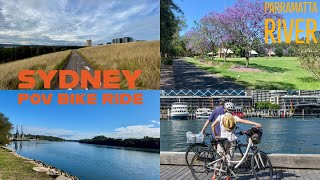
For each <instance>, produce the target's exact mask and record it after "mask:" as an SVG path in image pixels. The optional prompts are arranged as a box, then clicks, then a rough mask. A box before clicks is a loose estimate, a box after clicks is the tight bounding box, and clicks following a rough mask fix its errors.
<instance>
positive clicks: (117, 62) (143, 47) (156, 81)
mask: <svg viewBox="0 0 320 180" xmlns="http://www.w3.org/2000/svg"><path fill="white" fill-rule="evenodd" d="M77 51H78V53H79V54H80V55H81V56H82V57H84V58H85V59H86V60H87V61H88V62H89V63H90V64H91V66H92V67H93V68H95V69H97V70H107V69H113V70H129V71H131V72H133V71H135V70H142V73H141V75H140V77H139V78H138V79H137V81H136V88H137V89H159V88H160V41H149V42H133V43H124V44H112V45H105V46H98V47H87V48H82V49H78V50H77ZM121 79H124V78H121ZM121 88H122V89H126V88H127V84H126V82H125V80H123V81H122V82H121Z"/></svg>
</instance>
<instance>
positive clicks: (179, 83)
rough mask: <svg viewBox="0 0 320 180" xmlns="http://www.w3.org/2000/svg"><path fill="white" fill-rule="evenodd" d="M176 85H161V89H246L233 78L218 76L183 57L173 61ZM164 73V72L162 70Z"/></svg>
mask: <svg viewBox="0 0 320 180" xmlns="http://www.w3.org/2000/svg"><path fill="white" fill-rule="evenodd" d="M173 72H174V86H171V87H168V86H165V85H162V86H161V89H163V87H165V89H170V88H171V89H244V87H243V86H240V85H237V84H235V83H234V82H232V81H231V80H228V79H226V78H222V77H218V76H217V75H215V74H212V73H210V72H208V71H206V70H203V69H201V68H198V67H196V66H195V65H193V64H191V63H188V62H186V61H185V60H183V59H175V60H174V61H173ZM161 74H162V72H161Z"/></svg>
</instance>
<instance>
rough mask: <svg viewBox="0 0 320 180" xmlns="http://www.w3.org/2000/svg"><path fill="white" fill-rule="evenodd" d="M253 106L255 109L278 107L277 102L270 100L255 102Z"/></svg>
mask: <svg viewBox="0 0 320 180" xmlns="http://www.w3.org/2000/svg"><path fill="white" fill-rule="evenodd" d="M255 107H256V108H257V109H280V105H279V104H272V103H270V102H257V103H256V106H255Z"/></svg>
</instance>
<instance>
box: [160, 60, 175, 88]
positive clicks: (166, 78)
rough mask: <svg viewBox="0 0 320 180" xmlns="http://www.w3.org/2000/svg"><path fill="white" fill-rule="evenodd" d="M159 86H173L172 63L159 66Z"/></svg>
mask: <svg viewBox="0 0 320 180" xmlns="http://www.w3.org/2000/svg"><path fill="white" fill-rule="evenodd" d="M160 72H161V73H160V87H161V89H171V88H172V87H175V84H174V75H173V66H172V65H161V67H160Z"/></svg>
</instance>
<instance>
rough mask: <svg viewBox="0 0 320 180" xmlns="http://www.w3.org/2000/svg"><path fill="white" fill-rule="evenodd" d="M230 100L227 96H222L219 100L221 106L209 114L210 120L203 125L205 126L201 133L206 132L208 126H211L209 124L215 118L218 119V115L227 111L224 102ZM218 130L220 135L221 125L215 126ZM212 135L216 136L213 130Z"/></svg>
mask: <svg viewBox="0 0 320 180" xmlns="http://www.w3.org/2000/svg"><path fill="white" fill-rule="evenodd" d="M226 102H228V100H227V99H226V98H221V99H220V101H219V107H217V108H216V109H215V110H213V111H212V113H211V115H210V116H209V118H208V120H207V121H206V123H205V124H204V125H203V128H202V130H201V133H202V134H204V132H205V130H206V128H207V127H208V126H209V124H210V123H211V122H213V121H214V120H216V119H217V117H218V116H219V115H222V114H224V113H225V109H224V104H225V103H226ZM215 130H216V132H217V133H218V135H220V126H219V125H218V126H216V128H215ZM212 136H214V133H213V131H212Z"/></svg>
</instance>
